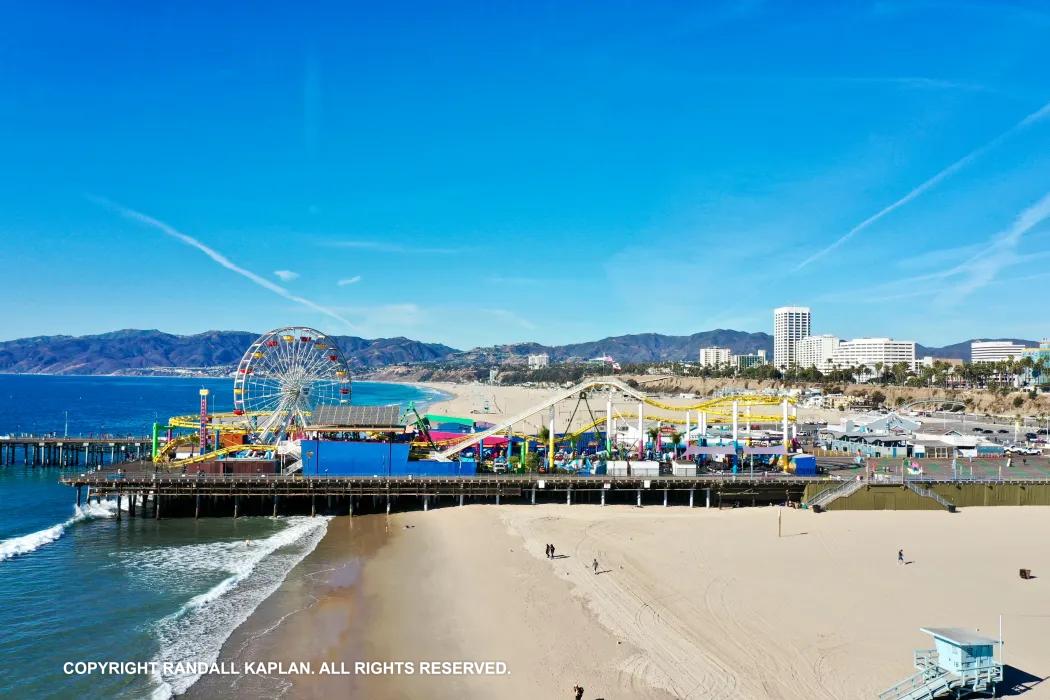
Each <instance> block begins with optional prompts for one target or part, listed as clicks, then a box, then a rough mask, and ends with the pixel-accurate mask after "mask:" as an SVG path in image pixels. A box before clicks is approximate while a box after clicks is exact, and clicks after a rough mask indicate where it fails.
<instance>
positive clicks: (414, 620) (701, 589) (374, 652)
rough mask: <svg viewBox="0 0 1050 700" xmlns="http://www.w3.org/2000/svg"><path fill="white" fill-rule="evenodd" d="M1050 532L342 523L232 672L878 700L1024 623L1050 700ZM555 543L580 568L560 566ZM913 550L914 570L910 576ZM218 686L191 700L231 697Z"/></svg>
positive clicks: (523, 511)
mask: <svg viewBox="0 0 1050 700" xmlns="http://www.w3.org/2000/svg"><path fill="white" fill-rule="evenodd" d="M778 513H780V514H781V516H782V518H783V521H782V522H783V536H782V537H778V535H777V520H778ZM1048 523H1050V509H1048V508H1038V507H1024V508H1007V507H1002V508H969V509H965V510H964V511H962V512H960V513H958V514H954V515H953V514H948V513H945V512H939V511H931V512H925V511H922V512H919V511H911V512H886V511H880V512H842V513H825V514H820V515H817V514H814V513H811V512H808V511H797V510H791V509H787V510H783V511H780V510H779V509H777V508H739V509H734V510H725V511H718V510H706V509H699V508H698V509H692V510H690V509H686V508H667V509H665V508H660V507H649V508H644V509H638V508H631V507H626V506H609V507H606V508H602V507H600V506H587V505H578V506H571V507H567V506H564V505H556V504H547V505H537V506H494V505H473V506H465V507H443V508H438V509H433V510H431V511H430V512H428V513H423V512H412V513H400V514H394V515H391V516H389V517H388V516H383V515H378V516H360V517H357V518H354V519H353V521H351V520H350V519H349V518H337V519H335V520H333V522H332V524H331V525H330V527H329V531H328V534H327V536H326V537H325V540H324V541H323V542H322V543H321V544H320V545H319V546H318V547H317V549H316V550H315V551H314V553H313V554H311V555H310V556H309V557H307V558H306V559H305V560H304V561H303V562H302V563H301V564H300V566H299V567H297V570H296V571H294V572H293V574H292V575H291V576H289V578H288V580H287V581H286V582H285V584H284V585H283V586H282V588H281V589H280V590H279V591H278V593H276V594H275V595H274V596H273V597H272V598H271V599H269V600H268V601H266V602H265V603H264V604H263V605H262V606H260V608H259V609H258V610H257V611H256V614H255V615H253V616H252V617H251V618H250V619H249V621H248V622H247V623H245V625H244V626H243V627H242V628H241V629H239V630H237V632H236V633H235V634H234V635H233V637H232V638H231V639H230V641H229V642H228V643H227V645H226V647H225V648H224V652H223V658H248V657H251V656H252V655H255V658H256V659H260V658H261V659H281V660H291V661H301V660H317V661H320V660H323V659H327V660H346V661H348V662H352V661H356V660H361V659H370V660H380V661H413V662H415V663H418V662H419V661H422V660H438V661H446V660H495V661H505V662H506V663H507V665H508V668H509V671H510V673H509V674H507V675H500V676H487V677H484V676H483V677H477V676H458V677H457V676H420V675H412V676H404V675H401V676H398V675H381V676H371V677H356V678H355V677H349V676H347V677H329V676H317V675H313V676H286V677H283V678H281V679H279V680H277V681H274V680H270V681H266V680H265V679H263V681H259V680H253V681H252V683H255V684H258V685H253V686H252V687H251V690H250V691H249V686H248V685H246V684H245V683H244V682H241V683H239V684H238V685H237V686H236V687H237V693H235V694H234V695H233V696H234V697H257V696H259V694H263V695H267V696H272V695H275V694H276V691H278V690H281V691H284V695H285V697H294V698H321V697H332V696H333V694H336V693H338V694H339V695H340V696H342V697H367V698H418V697H426V698H438V699H440V698H559V697H565V698H568V697H571V689H572V686H573V685H574V684H575V683H580V684H581V685H583V686H584V688H585V690H586V692H585V695H584V697H585V698H588V699H589V700H593V699H594V698H625V697H626V698H670V697H682V698H783V699H798V700H802V699H803V698H834V699H839V698H862V697H872V696H873V695H876V694H877V693H878V692H879V691H881V690H883V689H885V688H888V687H890V686H891V685H893V684H894V683H896V682H897V681H900V680H903V679H904V678H906V677H908V676H910V675H912V674H913V673H914V669H913V668H912V665H911V659H912V651H913V650H914V649H918V648H925V647H928V646H930V639H929V637H927V636H926V635H924V634H922V633H920V632H919V630H918V628H919V627H921V626H941V627H949V626H958V627H967V628H970V629H973V628H980V630H981V632H983V633H984V634H987V635H992V636H995V635H996V634H997V633H998V616H999V615H1000V614H1002V615H1003V622H1004V630H1005V636H1006V640H1007V645H1006V661H1007V663H1008V664H1009V665H1010V666H1012V667H1014V668H1016V669H1019V671H1010V675H1009V678H1010V679H1011V680H1012V681H1015V682H1021V683H1023V684H1025V685H1028V686H1031V687H1032V688H1033V689H1032V690H1031V691H1030V692H1027V693H1025V695H1024V697H1026V698H1033V699H1037V698H1046V697H1050V684H1045V683H1044V684H1039V683H1038V682H1037V681H1038V679H1040V678H1045V677H1047V676H1050V654H1048V653H1047V643H1046V640H1047V633H1048V632H1050V588H1048V584H1047V581H1050V548H1048V547H1047V546H1046V544H1045V539H1046V536H1045V533H1046V531H1047V525H1048ZM547 542H553V543H555V544H556V545H557V547H558V554H559V558H557V559H555V560H550V559H547V558H546V557H545V555H544V546H545V544H546V543H547ZM901 547H903V548H904V550H905V555H906V557H907V560H908V561H909V562H911V563H909V564H906V565H900V564H898V563H897V561H896V553H897V550H898V549H899V548H901ZM562 555H563V556H562ZM595 558H597V559H598V562H599V571H600V573H599V574H594V572H593V569H592V562H593V560H594V559H595ZM1019 568H1030V569H1032V571H1033V573H1034V574H1035V575H1036V576H1037V577H1038V578H1036V579H1035V580H1032V581H1023V580H1021V579H1020V578H1019V577H1018V569H1019ZM264 631H265V633H263V634H260V633H261V632H264ZM1022 672H1023V674H1028V675H1027V676H1026V675H1023V674H1022ZM212 682H214V678H211V677H206V678H205V679H203V680H202V681H201V682H200V683H199V684H198V685H197V686H195V688H194V691H195V693H191V695H193V696H194V697H214V696H215V694H216V693H215V688H216V687H217V686H210V687H209V686H208V685H206V684H209V683H212ZM220 682H221V681H220ZM267 682H268V683H269V685H267ZM206 691H210V692H206Z"/></svg>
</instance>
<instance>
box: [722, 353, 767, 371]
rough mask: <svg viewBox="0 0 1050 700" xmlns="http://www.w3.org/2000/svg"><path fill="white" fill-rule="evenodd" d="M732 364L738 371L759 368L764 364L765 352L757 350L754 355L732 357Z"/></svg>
mask: <svg viewBox="0 0 1050 700" xmlns="http://www.w3.org/2000/svg"><path fill="white" fill-rule="evenodd" d="M731 357H732V360H731V361H732V362H733V364H735V365H736V368H737V369H738V370H745V369H751V368H752V367H761V366H762V365H764V364H766V363H767V362H768V360H767V359H766V351H765V350H759V351H757V352H755V353H752V354H748V355H732V356H731Z"/></svg>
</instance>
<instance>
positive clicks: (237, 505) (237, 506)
mask: <svg viewBox="0 0 1050 700" xmlns="http://www.w3.org/2000/svg"><path fill="white" fill-rule="evenodd" d="M240 510H241V497H240V496H234V497H233V519H234V520H236V519H237V516H238V515H240Z"/></svg>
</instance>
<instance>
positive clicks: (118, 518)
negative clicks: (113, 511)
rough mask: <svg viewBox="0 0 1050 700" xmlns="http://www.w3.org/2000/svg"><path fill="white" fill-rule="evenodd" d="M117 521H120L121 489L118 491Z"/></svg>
mask: <svg viewBox="0 0 1050 700" xmlns="http://www.w3.org/2000/svg"><path fill="white" fill-rule="evenodd" d="M117 522H118V523H119V522H120V491H117Z"/></svg>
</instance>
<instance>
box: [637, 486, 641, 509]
mask: <svg viewBox="0 0 1050 700" xmlns="http://www.w3.org/2000/svg"><path fill="white" fill-rule="evenodd" d="M637 503H638V507H639V508H641V507H642V490H641V489H638V502H637Z"/></svg>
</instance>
